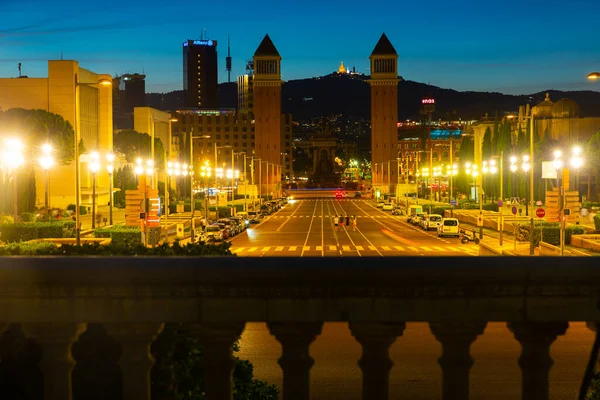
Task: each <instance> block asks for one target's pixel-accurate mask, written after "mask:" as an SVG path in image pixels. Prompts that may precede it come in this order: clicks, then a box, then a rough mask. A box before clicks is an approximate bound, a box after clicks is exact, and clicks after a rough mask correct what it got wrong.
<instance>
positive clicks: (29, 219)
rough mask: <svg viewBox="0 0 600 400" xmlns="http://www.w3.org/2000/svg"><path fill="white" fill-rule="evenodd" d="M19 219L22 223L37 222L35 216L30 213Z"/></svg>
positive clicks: (20, 216) (22, 215)
mask: <svg viewBox="0 0 600 400" xmlns="http://www.w3.org/2000/svg"><path fill="white" fill-rule="evenodd" d="M19 219H20V220H21V221H22V222H35V221H36V220H37V215H36V214H34V213H31V212H24V213H22V214H21V215H19Z"/></svg>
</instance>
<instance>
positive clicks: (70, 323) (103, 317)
mask: <svg viewBox="0 0 600 400" xmlns="http://www.w3.org/2000/svg"><path fill="white" fill-rule="evenodd" d="M0 282H1V283H2V284H1V285H0V331H4V329H6V327H8V326H9V324H19V326H20V329H21V331H22V333H23V335H24V337H25V338H26V339H27V340H28V341H32V342H34V343H35V344H36V345H37V346H39V347H40V348H41V352H40V353H39V354H40V355H39V363H38V365H39V369H40V371H41V374H42V375H43V398H44V399H45V400H69V399H71V398H72V374H73V368H74V365H75V361H74V358H73V357H72V347H73V345H74V343H76V342H77V340H78V338H81V337H83V335H84V332H86V329H88V330H89V329H91V327H92V326H96V327H98V326H99V327H101V328H102V329H103V330H104V331H105V333H106V335H108V337H110V338H112V339H111V340H114V341H116V343H117V344H118V345H119V346H120V349H121V350H120V353H119V352H118V354H117V356H118V357H120V358H119V360H118V363H119V366H120V370H121V380H122V392H123V399H124V400H149V399H150V380H149V376H150V371H151V368H152V365H153V359H152V356H151V354H150V351H149V350H150V345H151V344H152V342H153V341H154V340H155V338H156V336H157V335H158V334H159V333H160V331H161V329H162V328H163V326H164V323H166V322H176V323H180V324H183V325H184V326H185V327H186V328H187V329H188V331H189V332H190V333H191V334H192V335H194V336H195V337H197V338H198V340H199V341H200V343H202V344H203V345H204V348H205V352H204V365H205V368H204V371H205V372H204V373H205V383H206V384H205V391H206V398H207V399H208V400H230V399H231V397H232V391H231V373H232V368H233V361H232V344H233V343H234V342H235V340H236V339H237V338H238V337H239V336H240V334H241V333H242V331H243V329H244V325H245V323H246V322H250V321H265V322H267V326H268V328H269V330H270V332H271V333H272V334H273V335H274V336H275V338H276V339H277V340H278V341H279V342H280V343H281V344H282V356H281V358H280V360H279V364H280V366H281V368H282V371H283V399H285V400H308V399H309V398H310V392H309V388H310V369H311V367H312V365H313V360H312V358H311V357H310V354H309V346H310V344H311V343H312V342H313V341H314V340H315V338H316V337H317V336H318V335H319V333H320V332H321V328H322V325H323V323H324V322H328V321H347V322H348V323H349V327H350V331H351V333H352V335H353V336H354V337H355V338H356V339H357V341H358V342H359V343H360V344H361V346H362V349H363V353H362V357H361V358H360V360H359V366H360V368H361V370H362V373H363V385H362V388H363V398H364V399H365V400H367V399H368V400H384V399H388V397H389V396H388V386H389V385H388V379H389V373H390V370H391V368H392V361H391V360H390V357H389V355H388V349H389V347H390V345H391V344H392V343H393V342H394V340H395V339H396V338H397V337H399V336H401V335H402V333H403V331H404V327H405V323H406V322H407V321H427V322H429V323H430V327H431V331H432V333H433V335H434V336H435V338H436V339H437V340H438V341H439V342H440V343H441V345H442V355H441V357H440V359H439V365H440V367H441V370H442V378H443V383H442V393H443V399H453V400H463V399H468V397H469V371H470V368H471V366H472V365H473V362H474V360H473V359H472V358H471V355H470V346H471V344H472V343H473V342H474V341H475V340H476V338H477V336H478V335H481V334H482V333H483V331H484V328H485V326H486V324H487V322H490V321H505V322H507V323H508V326H509V328H510V330H511V331H512V332H513V333H514V336H515V339H516V340H517V341H518V342H519V343H520V345H521V347H522V353H521V356H520V358H519V366H520V368H521V372H522V398H523V399H525V400H538V399H539V400H542V399H548V373H549V370H550V368H551V366H552V364H553V360H552V358H551V357H550V346H551V345H552V343H553V342H554V340H555V339H556V338H557V336H559V335H562V334H564V333H565V331H566V329H567V326H568V321H600V311H599V306H598V304H599V300H600V268H599V267H598V264H597V262H596V261H595V260H594V258H592V257H588V258H577V259H573V258H569V259H564V258H556V257H550V258H545V257H535V258H529V257H519V258H505V257H489V258H488V257H478V258H476V257H473V258H457V257H452V258H443V257H436V258H409V257H404V258H392V257H390V258H384V259H373V260H370V261H369V262H365V259H364V258H335V259H333V258H315V259H306V258H236V257H216V258H208V257H205V258H183V257H182V258H166V257H161V258H151V257H139V258H118V257H111V258H94V257H89V258H75V257H68V258H61V257H39V258H25V257H13V258H8V257H6V258H0ZM11 326H14V325H11ZM594 326H595V325H594Z"/></svg>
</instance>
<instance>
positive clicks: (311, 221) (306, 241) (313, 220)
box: [300, 202, 319, 257]
mask: <svg viewBox="0 0 600 400" xmlns="http://www.w3.org/2000/svg"><path fill="white" fill-rule="evenodd" d="M317 204H319V203H317V202H315V208H313V212H312V215H313V217H312V218H311V219H310V225H308V232H307V233H306V239H305V240H304V247H303V248H302V253H300V257H303V256H304V252H305V251H308V249H310V246H306V244H307V243H308V238H309V237H310V231H311V229H312V226H313V222H315V211H317ZM307 247H308V249H307Z"/></svg>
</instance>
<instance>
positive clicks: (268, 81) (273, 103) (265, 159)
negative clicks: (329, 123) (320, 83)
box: [253, 35, 283, 195]
mask: <svg viewBox="0 0 600 400" xmlns="http://www.w3.org/2000/svg"><path fill="white" fill-rule="evenodd" d="M281 83H282V82H281V56H280V55H279V52H278V51H277V49H276V48H275V45H274V44H273V42H272V41H271V38H270V37H269V35H265V38H264V39H263V40H262V42H261V43H260V45H259V46H258V48H257V49H256V52H254V82H253V85H254V88H253V89H254V120H255V122H254V131H255V132H254V136H255V138H254V150H255V157H256V158H259V159H261V160H262V161H261V163H262V165H261V167H260V168H259V165H258V164H256V165H255V171H257V173H258V172H259V171H260V175H261V179H260V182H261V188H260V191H261V193H262V194H263V195H264V194H267V193H269V194H270V193H276V192H278V191H279V190H280V188H281V153H282V151H283V150H282V145H281ZM267 163H269V164H268V166H267ZM267 172H268V175H267ZM267 182H268V186H267ZM256 183H257V184H258V179H257V180H256Z"/></svg>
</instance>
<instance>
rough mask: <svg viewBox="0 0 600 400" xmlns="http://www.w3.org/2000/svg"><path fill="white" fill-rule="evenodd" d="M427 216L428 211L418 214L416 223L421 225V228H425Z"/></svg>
mask: <svg viewBox="0 0 600 400" xmlns="http://www.w3.org/2000/svg"><path fill="white" fill-rule="evenodd" d="M426 218H427V213H420V214H418V215H417V223H416V224H415V225H418V226H420V227H421V228H423V223H424V222H425V219H426Z"/></svg>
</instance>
